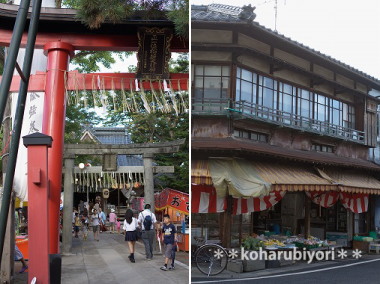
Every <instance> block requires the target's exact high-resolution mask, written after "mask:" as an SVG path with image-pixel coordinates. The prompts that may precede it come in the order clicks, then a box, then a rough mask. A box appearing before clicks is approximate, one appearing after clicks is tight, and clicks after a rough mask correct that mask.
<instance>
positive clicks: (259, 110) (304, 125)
mask: <svg viewBox="0 0 380 284" xmlns="http://www.w3.org/2000/svg"><path fill="white" fill-rule="evenodd" d="M192 115H195V116H196V115H233V116H235V117H237V118H246V119H252V120H255V121H262V122H266V123H269V124H274V125H277V126H280V127H288V128H292V129H297V130H300V131H305V132H310V133H315V134H318V135H325V136H330V137H334V138H338V139H343V140H346V141H351V142H355V143H359V144H364V143H365V132H363V131H359V130H356V129H351V128H347V127H343V126H340V125H336V124H332V123H329V122H326V121H319V120H316V119H312V118H309V117H304V116H300V115H297V114H294V113H288V112H285V111H281V110H277V109H272V108H268V107H265V106H262V105H257V104H254V103H250V102H246V101H232V100H230V99H202V100H194V99H193V103H192Z"/></svg>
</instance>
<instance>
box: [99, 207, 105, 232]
mask: <svg viewBox="0 0 380 284" xmlns="http://www.w3.org/2000/svg"><path fill="white" fill-rule="evenodd" d="M98 213H99V217H100V232H105V231H107V229H106V221H107V216H106V214H105V213H104V212H103V211H102V208H100V207H99V212H98Z"/></svg>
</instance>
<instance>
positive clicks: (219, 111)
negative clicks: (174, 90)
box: [191, 99, 232, 115]
mask: <svg viewBox="0 0 380 284" xmlns="http://www.w3.org/2000/svg"><path fill="white" fill-rule="evenodd" d="M231 106H232V105H231V100H230V99H200V100H193V101H192V110H191V113H192V114H198V115H202V114H203V115H226V114H227V113H228V112H229V110H228V109H229V108H230V107H231Z"/></svg>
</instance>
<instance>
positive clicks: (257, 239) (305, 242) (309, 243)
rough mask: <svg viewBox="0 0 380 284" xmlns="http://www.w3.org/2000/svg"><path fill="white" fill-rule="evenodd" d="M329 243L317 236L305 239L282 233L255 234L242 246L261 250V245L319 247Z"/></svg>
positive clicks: (273, 246) (266, 246)
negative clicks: (269, 234)
mask: <svg viewBox="0 0 380 284" xmlns="http://www.w3.org/2000/svg"><path fill="white" fill-rule="evenodd" d="M329 245H331V244H329V243H328V242H327V241H326V240H325V241H322V240H320V239H318V238H316V237H312V236H311V237H309V238H307V239H305V238H304V237H302V236H282V235H271V236H265V235H253V236H249V237H247V238H246V239H245V240H244V241H243V244H242V246H243V247H244V248H245V249H249V250H259V248H260V247H264V248H266V249H284V248H285V249H291V248H294V247H297V248H307V249H313V248H319V247H328V246H329Z"/></svg>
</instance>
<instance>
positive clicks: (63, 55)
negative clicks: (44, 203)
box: [0, 4, 188, 254]
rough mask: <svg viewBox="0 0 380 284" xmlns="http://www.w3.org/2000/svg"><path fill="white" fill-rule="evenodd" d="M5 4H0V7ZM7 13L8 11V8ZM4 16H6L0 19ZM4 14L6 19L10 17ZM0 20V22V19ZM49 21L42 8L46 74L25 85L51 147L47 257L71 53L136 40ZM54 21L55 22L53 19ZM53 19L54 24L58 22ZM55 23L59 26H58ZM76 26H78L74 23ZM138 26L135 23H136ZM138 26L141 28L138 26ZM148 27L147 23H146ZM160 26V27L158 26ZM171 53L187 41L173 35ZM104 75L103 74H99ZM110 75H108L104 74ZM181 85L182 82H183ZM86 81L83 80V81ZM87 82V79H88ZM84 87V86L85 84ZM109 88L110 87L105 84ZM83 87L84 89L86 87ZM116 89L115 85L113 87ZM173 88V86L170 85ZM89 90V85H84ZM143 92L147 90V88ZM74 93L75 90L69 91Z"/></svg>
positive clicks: (53, 250)
mask: <svg viewBox="0 0 380 284" xmlns="http://www.w3.org/2000/svg"><path fill="white" fill-rule="evenodd" d="M5 6H9V5H3V4H0V8H3V7H5ZM10 10H11V9H10ZM45 10H46V11H49V16H51V15H52V14H53V18H54V13H56V15H61V12H60V10H61V9H45ZM2 17H6V16H1V17H0V18H2ZM12 17H13V16H12V15H10V16H9V15H8V18H12ZM0 20H2V19H0ZM48 20H49V19H47V18H44V9H42V13H41V20H40V27H41V29H40V32H39V33H38V34H37V38H36V44H35V48H36V49H42V48H43V49H44V51H45V54H46V55H47V71H46V73H45V72H42V73H38V74H36V75H32V76H31V79H30V83H29V88H28V90H29V91H45V103H44V118H43V128H42V132H43V133H44V134H46V135H49V136H51V137H52V139H53V143H52V147H51V148H49V150H48V151H49V157H48V164H49V181H50V195H49V204H48V208H49V211H48V212H49V236H50V238H49V241H50V242H49V244H50V247H49V254H57V253H59V223H58V222H59V203H60V192H61V183H62V158H63V140H64V123H65V115H66V100H65V91H66V90H67V89H70V85H67V84H66V82H65V78H66V76H65V74H66V73H67V72H68V64H69V59H70V58H72V57H73V56H74V51H75V50H94V51H137V49H138V37H137V34H136V32H135V33H132V34H131V33H128V34H125V33H124V32H123V31H122V30H120V31H119V34H117V33H116V34H115V33H114V34H104V33H103V34H101V33H96V32H92V33H85V32H83V31H82V32H81V30H80V29H79V31H78V32H77V30H76V29H75V28H73V25H74V24H73V22H75V19H74V17H73V18H72V20H71V21H72V22H71V24H72V25H71V26H70V27H68V29H70V30H65V32H64V33H60V31H57V32H56V33H52V32H51V31H49V29H48V28H46V26H45V27H44V26H43V23H44V21H45V23H46V22H47V21H48ZM53 21H55V20H53ZM59 21H60V20H56V21H55V22H59ZM65 22H66V23H67V20H66V21H61V26H62V27H65ZM58 24H59V23H58ZM78 25H80V24H79V23H78ZM137 25H138V24H137ZM140 25H142V24H141V23H140ZM150 25H151V24H150ZM161 25H162V24H161ZM0 26H1V27H0V46H9V44H10V42H11V38H12V29H9V28H7V27H6V26H5V27H4V26H2V25H0ZM26 39H27V33H24V35H23V37H22V41H21V47H25V45H26ZM170 49H171V51H174V52H188V41H185V40H183V39H182V38H179V37H177V36H174V37H173V39H172V42H171V48H170ZM67 74H68V78H70V76H73V74H74V73H73V72H68V73H67ZM93 75H96V76H100V75H101V74H88V75H86V76H93ZM103 75H104V74H103ZM108 75H110V74H108ZM111 76H112V77H115V76H125V78H128V79H131V78H132V77H133V74H122V73H121V74H118V73H115V74H112V75H111ZM172 76H173V79H175V78H178V79H180V80H181V79H185V77H186V78H187V77H188V74H184V75H182V74H177V75H175V74H172ZM19 80H20V77H19V76H15V77H14V78H13V82H12V86H11V90H10V91H11V92H17V91H18V88H17V87H16V86H18V83H19ZM183 81H184V82H185V80H183ZM86 82H87V81H86ZM89 82H91V80H89ZM184 82H183V83H182V80H181V83H180V86H181V89H182V90H187V88H188V87H187V84H188V83H187V80H186V83H184ZM86 86H87V84H86ZM107 86H108V87H107V88H109V89H111V86H110V85H107ZM86 88H87V87H86ZM114 88H116V86H114ZM173 88H174V89H175V88H176V86H173ZM88 89H91V86H88ZM146 89H150V87H148V86H147V88H146ZM73 90H75V89H73Z"/></svg>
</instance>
